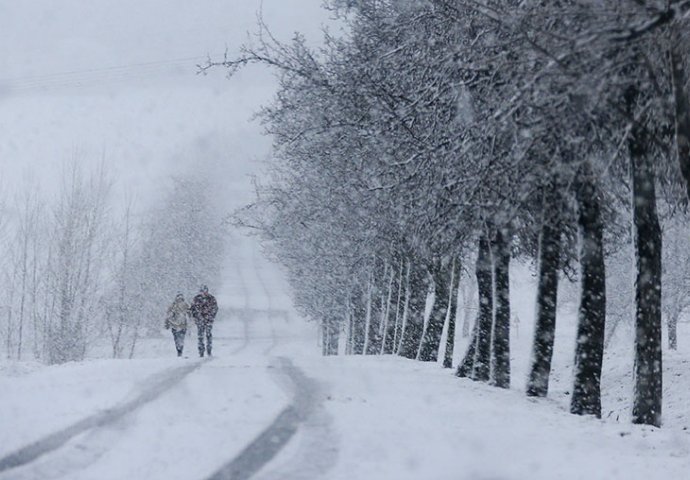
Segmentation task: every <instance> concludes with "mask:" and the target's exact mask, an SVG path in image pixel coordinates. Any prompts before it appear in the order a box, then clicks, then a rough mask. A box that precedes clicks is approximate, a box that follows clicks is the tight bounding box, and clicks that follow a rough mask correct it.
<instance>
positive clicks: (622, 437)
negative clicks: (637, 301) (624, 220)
mask: <svg viewBox="0 0 690 480" xmlns="http://www.w3.org/2000/svg"><path fill="white" fill-rule="evenodd" d="M255 266H256V265H255ZM259 271H260V269H259ZM520 275H521V277H522V281H521V282H516V283H515V285H514V288H513V297H514V298H513V301H514V310H515V311H516V312H517V313H518V314H519V315H520V318H521V320H522V322H521V325H520V326H519V331H516V330H514V331H513V332H512V333H513V345H512V346H513V365H512V366H513V385H512V389H511V390H510V391H505V390H500V389H496V388H493V387H491V386H488V385H485V384H480V383H475V382H472V381H470V380H467V379H458V378H456V377H454V376H453V375H452V374H451V372H450V371H448V370H444V369H442V368H440V366H438V365H435V364H423V363H419V362H413V361H410V360H405V359H402V358H396V357H344V356H341V357H328V358H324V357H321V356H320V355H319V348H318V346H317V345H316V333H315V331H314V329H313V328H312V326H311V325H309V324H305V323H304V322H302V321H301V320H299V319H297V318H295V317H288V318H278V317H275V316H271V315H266V314H264V315H262V314H260V313H257V311H258V310H259V309H260V308H259V305H255V306H252V309H253V310H252V311H254V313H253V314H252V315H250V316H249V317H248V320H247V322H246V323H245V322H244V321H243V320H242V319H241V318H240V317H238V316H235V315H234V314H233V315H225V316H223V317H222V318H221V319H219V321H218V324H217V327H216V347H215V353H216V357H215V358H213V359H212V360H202V361H200V360H199V359H197V358H195V356H194V352H195V350H194V344H193V340H194V339H193V338H188V341H187V345H186V353H187V354H188V355H189V358H182V359H178V358H174V357H173V353H174V352H173V347H172V341H171V340H169V339H168V338H167V335H165V336H164V337H162V338H161V339H159V340H151V341H149V343H147V344H146V350H145V351H144V352H142V355H141V358H137V359H134V360H105V359H93V360H89V361H86V362H84V363H81V364H79V363H68V364H65V365H60V366H41V365H38V364H34V363H28V362H22V363H16V362H14V363H2V364H0V390H1V391H3V392H4V393H3V395H2V396H0V425H1V426H2V428H0V457H4V458H6V457H7V455H9V454H11V453H12V452H16V451H17V450H18V449H19V448H21V447H23V446H26V445H29V444H31V443H33V442H40V441H42V440H44V439H45V438H46V436H48V435H49V434H51V433H54V432H58V431H60V430H62V429H64V428H65V427H68V426H69V425H73V424H75V423H76V422H78V421H79V420H81V419H84V418H88V417H90V416H93V415H98V414H103V413H104V412H105V413H106V415H107V414H108V412H111V413H112V412H113V411H117V409H118V407H120V406H122V405H129V404H132V403H133V404H134V406H133V407H132V408H131V410H129V409H126V410H127V411H126V412H124V413H123V414H122V415H121V416H119V417H117V418H114V419H107V420H106V421H103V422H101V423H99V424H97V425H95V426H92V427H90V428H87V429H85V430H84V431H82V432H80V433H77V434H76V435H74V436H73V437H71V438H69V439H67V440H66V441H65V442H64V444H61V445H58V446H56V447H55V448H53V449H51V450H50V451H48V452H46V453H45V454H43V455H41V456H39V457H38V458H37V459H36V460H34V461H30V462H28V463H27V464H26V465H23V466H20V467H18V468H12V469H4V470H3V471H2V472H0V478H1V479H34V478H41V479H44V478H45V479H58V478H63V479H93V478H99V479H104V478H109V479H124V478H127V479H132V478H147V479H158V478H160V479H167V480H171V479H178V478H179V479H193V478H199V479H202V478H249V477H248V476H237V477H232V476H228V477H212V475H213V474H214V472H217V471H219V469H221V468H223V467H224V466H227V465H229V464H232V462H233V461H234V462H235V464H237V463H238V462H239V463H240V464H242V465H245V464H247V465H251V466H252V468H254V469H256V468H258V471H257V472H256V474H255V475H254V476H253V478H259V479H271V478H275V479H279V478H280V479H282V478H286V479H293V478H294V479H304V478H326V479H388V478H396V479H516V480H517V479H527V478H529V479H561V478H562V479H617V478H620V479H646V478H669V479H676V478H687V472H688V471H689V469H690V435H689V434H688V431H687V427H688V419H690V407H689V406H688V402H687V401H686V395H687V391H688V390H689V389H688V381H687V380H685V377H686V372H685V367H686V365H687V359H688V355H689V352H690V348H688V347H687V346H686V345H684V342H683V341H682V339H684V338H688V334H690V332H688V331H687V328H682V329H681V331H680V332H679V333H680V335H679V337H680V339H681V341H680V350H679V351H678V352H674V353H673V354H668V353H667V355H666V366H665V371H666V376H665V380H666V384H665V404H664V407H665V411H664V427H663V428H662V429H656V428H652V427H642V426H632V425H631V424H630V423H629V420H628V414H627V411H628V408H629V401H630V388H631V387H630V375H629V372H630V370H631V365H630V359H631V355H630V348H631V347H630V343H629V341H628V339H627V338H626V337H627V336H628V335H629V332H627V331H626V330H625V329H622V330H620V333H619V336H618V337H616V340H615V341H614V342H613V343H612V344H611V346H610V348H609V351H608V353H607V357H606V361H605V364H604V368H605V376H604V396H603V411H604V412H605V413H604V419H602V420H596V419H594V418H586V417H577V416H573V415H570V414H569V413H567V407H568V400H569V394H568V390H569V388H570V372H569V363H568V361H569V357H570V355H571V354H572V353H571V346H572V341H573V338H572V328H570V327H571V326H572V325H568V319H569V318H570V319H571V320H572V316H571V317H568V316H567V315H563V316H562V318H564V319H565V321H564V322H563V323H562V324H561V325H559V330H558V331H559V336H558V338H557V342H556V346H557V347H556V354H555V369H556V371H555V372H554V376H553V383H552V389H551V392H550V396H549V398H548V399H546V400H533V399H528V398H526V397H525V396H524V395H523V393H522V392H523V389H524V385H523V384H524V372H525V370H526V367H527V361H528V354H529V344H530V338H531V326H530V319H531V312H530V310H531V308H532V307H531V300H530V299H531V298H532V297H533V295H532V294H531V293H530V291H531V288H532V285H531V281H530V278H529V276H528V273H527V271H526V270H524V271H521V272H520ZM241 276H242V278H246V279H247V280H246V288H248V289H250V290H251V291H253V292H257V297H258V296H260V295H259V293H258V292H259V291H260V286H259V285H257V283H258V282H259V280H260V279H261V275H257V276H256V277H254V280H250V278H251V277H249V276H248V275H246V274H243V275H241ZM277 286H278V284H275V285H273V286H272V287H271V288H277ZM222 293H223V292H220V294H219V297H222ZM225 293H226V294H228V295H229V294H230V292H225ZM257 297H254V300H253V301H254V302H256V298H257ZM254 307H256V308H254ZM228 311H231V312H235V311H236V310H235V309H234V307H232V306H230V307H229V308H228ZM682 327H686V324H682ZM166 334H167V332H166ZM626 342H628V345H626ZM462 353H464V352H463V348H462V347H461V348H459V350H458V354H457V356H459V355H461V354H462ZM288 359H289V360H288ZM286 361H291V362H292V363H293V364H294V365H295V366H296V367H297V369H298V370H296V371H298V372H299V375H304V380H303V381H298V382H297V383H295V381H294V378H293V379H292V380H291V377H290V375H288V374H287V373H288V371H287V370H286V369H285V368H284V365H285V364H284V362H286ZM195 365H196V366H198V368H192V369H191V370H190V371H189V372H186V374H185V375H181V376H180V378H179V379H176V380H175V381H174V382H172V383H171V384H170V385H167V386H165V387H161V386H160V385H162V382H161V378H164V377H166V375H167V376H168V377H169V378H174V376H175V375H176V374H175V373H171V372H175V369H179V368H181V367H185V366H192V367H193V366H195ZM171 375H172V377H171ZM147 391H148V392H149V396H148V397H147V398H145V399H144V400H142V401H140V402H137V401H136V399H137V398H140V397H141V396H142V395H146V392H147ZM128 408H129V407H128ZM286 412H287V413H286ZM289 415H292V417H291V419H290V418H288V416H289ZM281 418H282V419H281ZM272 428H273V429H274V430H271V429H272ZM276 428H277V429H278V430H275V429H276ZM282 430H289V431H287V432H282V433H281V431H282ZM262 432H264V433H266V432H269V434H270V435H269V439H268V440H266V439H265V438H263V439H262V438H261V437H260V435H261V433H262ZM293 433H294V435H292V434H293ZM281 434H284V435H283V437H285V446H284V448H282V449H274V450H278V453H277V455H275V457H273V454H274V453H275V452H274V451H272V450H271V449H270V448H267V446H269V447H270V445H271V442H279V441H280V442H282V440H281ZM257 438H258V440H257V441H256V442H254V444H252V442H253V441H254V440H255V439H257ZM271 438H273V440H271ZM262 442H263V443H262ZM250 444H251V445H250ZM281 445H282V443H281ZM248 446H250V447H251V448H250V447H248ZM243 451H244V457H242V454H243ZM240 457H242V458H240ZM250 457H251V458H250ZM238 458H240V460H241V461H238V460H237V459H238ZM247 458H249V460H247ZM247 462H249V463H247ZM1 464H2V461H1V460H0V465H1ZM259 467H260V468H259Z"/></svg>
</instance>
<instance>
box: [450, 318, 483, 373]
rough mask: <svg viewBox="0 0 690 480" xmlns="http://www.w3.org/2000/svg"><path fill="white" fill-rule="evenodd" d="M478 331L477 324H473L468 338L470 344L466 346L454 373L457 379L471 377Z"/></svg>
mask: <svg viewBox="0 0 690 480" xmlns="http://www.w3.org/2000/svg"><path fill="white" fill-rule="evenodd" d="M478 330H479V322H478V321H476V322H474V327H472V336H471V337H470V343H469V345H468V346H467V351H466V352H465V356H464V357H463V358H462V361H461V362H460V365H458V369H457V370H456V371H455V375H456V376H458V377H469V376H471V375H472V368H473V367H474V355H475V352H476V351H477V332H478Z"/></svg>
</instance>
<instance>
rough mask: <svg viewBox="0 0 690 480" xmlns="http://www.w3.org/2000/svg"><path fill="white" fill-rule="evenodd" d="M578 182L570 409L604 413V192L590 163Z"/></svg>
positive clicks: (590, 413) (586, 412) (585, 412)
mask: <svg viewBox="0 0 690 480" xmlns="http://www.w3.org/2000/svg"><path fill="white" fill-rule="evenodd" d="M579 175H580V178H579V179H578V185H577V188H576V190H577V201H578V209H579V212H578V223H579V227H580V235H581V241H580V266H581V275H580V276H581V279H580V281H581V293H580V306H579V309H578V324H577V337H576V343H575V365H574V376H575V380H574V386H573V396H572V398H571V402H570V412H571V413H574V414H578V415H595V416H597V417H601V366H602V357H603V354H604V329H605V324H606V282H605V278H606V277H605V275H606V268H605V265H604V242H603V225H602V221H601V205H600V202H601V200H600V196H599V192H598V189H597V186H596V184H595V183H594V179H593V178H592V177H593V173H592V171H591V167H590V165H589V163H585V165H584V166H583V169H582V171H580V172H579Z"/></svg>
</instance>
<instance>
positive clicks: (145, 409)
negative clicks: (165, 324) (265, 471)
mask: <svg viewBox="0 0 690 480" xmlns="http://www.w3.org/2000/svg"><path fill="white" fill-rule="evenodd" d="M245 320H246V321H242V320H240V319H238V318H234V319H231V320H228V321H227V322H223V321H219V322H218V324H217V326H216V333H217V335H216V346H215V349H214V350H215V351H216V352H217V356H216V357H214V358H213V359H212V360H211V361H203V362H201V361H199V360H198V359H196V358H194V357H193V356H192V357H191V358H182V359H178V358H170V359H169V360H161V359H151V360H135V361H127V360H119V361H117V360H113V361H104V360H99V361H94V362H85V363H84V364H81V365H63V366H56V367H45V368H43V369H38V367H36V368H37V371H36V372H34V373H27V374H26V375H18V376H16V377H14V378H13V377H10V376H8V377H6V378H3V379H2V381H3V382H5V385H4V387H5V388H6V391H9V392H11V395H9V396H7V397H4V398H3V399H2V400H1V401H0V411H1V412H10V411H11V410H14V411H17V412H20V417H19V420H21V421H17V418H10V417H9V416H8V417H5V418H2V421H3V425H12V426H13V427H14V428H12V429H3V431H4V435H6V436H7V437H8V440H9V441H7V442H3V443H0V457H4V458H3V460H2V461H0V465H2V466H3V468H2V469H1V470H3V471H1V472H0V478H2V479H34V478H42V479H44V478H45V479H59V478H65V479H67V478H69V479H93V478H99V479H107V478H112V479H120V478H147V479H157V478H160V479H166V480H169V479H174V478H180V479H189V478H208V477H211V476H213V475H214V474H217V473H218V472H226V471H227V469H226V470H222V467H223V466H224V465H225V466H226V467H227V466H228V465H229V466H231V469H232V468H234V467H232V466H233V465H235V466H237V465H243V466H246V465H247V464H246V463H243V462H245V460H243V459H246V458H247V457H246V454H245V456H243V455H242V454H243V452H246V451H247V448H248V447H247V445H251V444H252V442H253V441H254V440H255V439H258V440H257V441H259V444H258V445H259V447H260V448H258V450H257V449H255V450H254V451H255V452H257V451H258V452H259V453H260V454H259V455H254V457H253V459H252V462H250V463H251V467H252V468H251V470H253V471H256V470H258V469H259V468H260V467H261V466H263V465H264V464H265V463H267V462H268V461H269V460H270V459H271V458H272V455H273V454H274V453H275V452H273V454H272V453H270V448H269V447H270V446H272V445H273V443H272V440H273V438H274V437H275V434H276V432H279V433H281V434H285V433H286V432H287V433H289V434H288V435H286V436H285V439H284V441H283V443H286V442H287V441H288V440H289V438H290V436H291V435H292V434H293V433H294V431H295V430H296V429H297V426H298V424H299V423H300V422H301V421H303V420H304V419H305V418H306V416H307V414H308V413H309V411H310V409H311V408H312V404H313V401H312V400H313V392H314V391H315V390H313V389H312V388H311V387H308V385H309V381H308V380H307V379H306V378H305V377H304V375H303V374H302V373H301V372H300V371H299V370H297V369H296V368H295V367H294V366H292V365H291V364H290V362H289V361H288V360H286V359H283V360H278V359H276V358H273V357H270V356H267V355H265V353H264V352H265V351H266V350H267V349H269V348H272V346H274V345H275V344H276V339H275V337H274V335H272V332H273V329H272V326H271V323H272V320H271V319H268V318H265V319H261V320H258V321H257V319H256V318H247V319H245ZM245 327H247V328H246V330H245ZM245 331H246V332H247V334H248V335H249V338H246V337H245V335H244V332H245ZM193 340H195V339H189V341H188V342H187V347H186V348H187V352H186V353H194V348H193ZM168 343H170V345H168ZM165 346H167V347H169V348H168V350H172V342H171V341H170V342H168V340H167V339H165ZM161 348H164V347H163V346H161ZM233 352H234V353H233ZM169 354H170V355H172V352H169ZM113 364H115V365H116V366H113ZM142 364H152V365H155V366H157V367H158V368H159V369H160V371H159V372H157V373H154V374H151V375H149V376H148V377H145V378H141V376H140V375H137V374H136V372H135V371H131V372H129V373H131V375H129V376H128V375H127V374H125V373H124V372H120V374H119V375H117V376H114V380H117V381H115V382H114V385H110V384H108V385H106V384H103V385H101V384H100V383H98V382H100V378H98V375H97V374H96V373H95V372H94V371H92V370H100V371H102V372H103V373H105V374H108V371H109V370H118V371H119V369H123V370H125V371H127V370H130V369H132V370H136V368H137V367H140V366H141V365H142ZM180 364H182V365H180ZM104 367H106V368H104ZM161 367H162V368H161ZM149 369H151V365H149ZM46 370H52V371H53V372H55V373H57V374H56V375H45V371H46ZM84 371H88V372H90V373H91V375H82V376H81V378H79V376H80V374H83V372H84ZM192 372H193V373H192ZM32 377H35V378H34V379H33V380H32ZM97 378H98V381H97V382H95V384H92V385H91V386H90V388H99V387H102V388H103V389H104V390H105V391H101V392H100V394H99V395H95V396H93V397H92V396H88V395H85V394H84V390H85V389H87V390H88V389H89V387H87V386H86V385H85V384H88V382H93V381H94V380H96V379H97ZM276 379H277V380H278V381H276ZM286 380H287V383H288V385H285V384H284V383H285V382H286ZM142 381H143V382H144V383H142ZM21 384H24V389H23V390H21V389H20V388H17V386H21ZM125 385H128V387H129V391H128V393H127V394H126V395H124V397H125V398H124V399H122V398H118V397H119V395H121V392H122V391H126V390H127V387H126V386H125ZM46 388H49V389H50V390H51V391H55V392H59V393H60V395H61V396H62V397H63V401H62V402H60V403H58V404H57V405H54V404H52V402H51V399H50V397H46V396H42V397H39V396H35V395H34V394H35V392H37V391H39V390H41V389H46ZM108 391H109V392H110V393H111V394H110V395H107V394H106V395H104V393H105V392H108ZM15 394H16V395H17V397H16V398H15V397H14V395H15ZM70 405H79V407H80V409H81V411H82V416H81V417H77V416H76V415H75V414H74V412H71V411H70V409H69V408H67V407H68V406H70ZM10 407H12V408H10ZM45 411H50V412H51V415H50V417H49V419H54V418H55V417H61V416H62V415H63V414H65V415H67V416H68V417H69V418H70V419H72V422H70V423H69V424H68V425H67V426H63V424H64V422H59V421H58V422H55V421H53V427H52V430H51V429H50V428H51V427H45V426H44V425H42V424H41V423H40V422H36V421H33V420H32V416H33V414H35V413H36V412H45ZM285 412H288V415H287V417H288V420H289V421H282V422H280V421H274V420H275V419H276V418H278V419H280V418H282V417H281V414H283V417H285V416H286V415H285ZM38 415H39V417H40V413H39V414H38ZM75 417H77V418H75ZM276 422H277V423H276ZM49 423H50V422H49ZM57 425H60V427H62V428H55V426H57ZM267 428H268V429H267ZM17 430H24V433H23V434H22V435H20V436H21V439H18V440H17V439H15V438H14V437H15V435H14V433H13V432H16V431H17ZM283 430H285V432H283ZM262 432H264V436H266V435H268V437H269V442H268V443H264V444H261V442H260V439H261V435H262ZM254 444H256V442H254ZM26 445H29V446H28V447H26ZM280 446H282V444H281V445H280ZM22 447H23V448H22ZM232 459H234V460H232ZM228 462H230V463H228ZM233 462H234V463H233ZM243 468H244V467H243ZM214 478H248V477H234V476H224V475H216V476H215V477H214Z"/></svg>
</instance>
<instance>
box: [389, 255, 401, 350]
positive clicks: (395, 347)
mask: <svg viewBox="0 0 690 480" xmlns="http://www.w3.org/2000/svg"><path fill="white" fill-rule="evenodd" d="M402 295H403V261H402V258H401V259H400V267H399V271H398V296H397V299H396V301H395V323H394V325H393V345H392V346H391V351H390V352H385V353H393V354H396V353H398V346H399V345H400V341H399V339H400V332H401V327H402V322H401V320H402V318H401V311H403V310H404V309H402V310H401V305H400V302H401V301H402V298H403V297H402Z"/></svg>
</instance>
